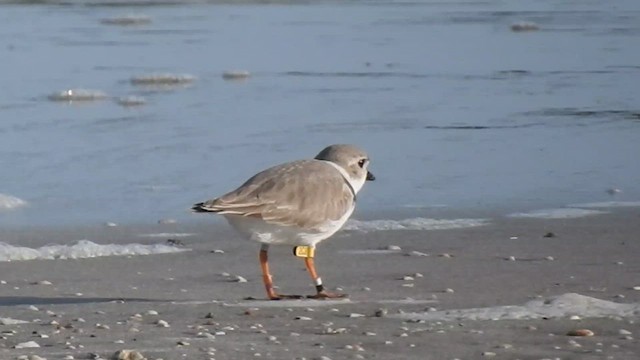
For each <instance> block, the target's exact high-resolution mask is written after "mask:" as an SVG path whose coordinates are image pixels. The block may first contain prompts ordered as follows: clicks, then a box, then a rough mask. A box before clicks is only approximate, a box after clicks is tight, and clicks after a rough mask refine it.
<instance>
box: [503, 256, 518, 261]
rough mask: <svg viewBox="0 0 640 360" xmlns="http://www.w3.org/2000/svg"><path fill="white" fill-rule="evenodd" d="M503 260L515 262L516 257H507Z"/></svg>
mask: <svg viewBox="0 0 640 360" xmlns="http://www.w3.org/2000/svg"><path fill="white" fill-rule="evenodd" d="M505 260H507V261H516V257H515V256H509V257H508V258H505Z"/></svg>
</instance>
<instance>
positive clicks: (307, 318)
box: [294, 316, 312, 320]
mask: <svg viewBox="0 0 640 360" xmlns="http://www.w3.org/2000/svg"><path fill="white" fill-rule="evenodd" d="M294 319H295V320H312V319H311V318H310V317H307V316H296V317H295V318H294Z"/></svg>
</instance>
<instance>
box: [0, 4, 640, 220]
mask: <svg viewBox="0 0 640 360" xmlns="http://www.w3.org/2000/svg"><path fill="white" fill-rule="evenodd" d="M121 18H127V19H129V18H131V19H142V20H143V21H140V23H139V24H134V25H130V26H122V25H118V24H114V21H113V19H116V20H117V19H121ZM520 21H531V22H535V23H536V24H538V25H539V27H540V30H539V31H535V32H512V31H511V30H510V25H511V24H513V23H516V22H520ZM116 23H117V21H116ZM0 39H1V42H0V61H1V63H2V65H3V69H4V71H3V72H2V86H0V194H3V197H0V198H4V199H10V200H12V201H13V202H12V204H15V201H16V200H15V199H16V198H17V199H22V200H24V201H26V202H27V203H28V205H27V206H0V224H3V225H11V226H26V225H46V224H94V223H102V222H105V221H114V222H118V223H123V222H124V223H150V222H156V221H157V220H158V219H165V218H172V219H177V220H178V221H189V220H192V219H193V215H191V214H189V213H188V211H187V209H188V208H189V207H190V205H191V204H192V203H195V202H198V201H202V200H205V199H208V198H211V197H214V196H216V195H220V194H222V193H224V192H226V191H228V190H231V189H232V188H233V187H235V186H236V185H238V184H239V183H241V182H242V181H244V180H245V179H246V178H248V177H249V176H250V175H252V174H253V173H254V172H256V171H257V170H260V169H263V168H265V167H267V166H270V165H274V164H277V163H280V162H283V161H288V160H293V159H298V158H305V157H312V156H314V155H315V154H316V153H317V152H318V151H319V150H320V149H322V148H323V147H324V146H325V145H328V144H331V143H341V142H348V143H355V144H358V145H360V146H361V147H363V148H365V149H367V150H368V151H369V152H370V155H371V158H372V165H371V169H372V171H373V172H374V173H375V174H376V176H377V181H376V182H374V183H369V184H367V186H366V187H365V189H364V191H363V193H362V195H361V196H359V201H360V205H359V211H361V212H366V211H374V210H380V209H382V210H393V209H402V208H407V207H412V208H414V207H415V208H420V207H433V206H446V207H448V208H454V209H455V208H488V207H511V208H521V209H523V210H525V209H530V208H536V207H543V206H545V207H548V206H552V207H553V206H564V205H567V204H572V203H581V202H582V203H585V202H602V201H610V200H612V199H611V195H609V194H607V193H606V190H607V189H611V188H617V189H621V190H622V192H621V193H617V194H615V196H614V200H625V201H637V200H638V199H640V182H639V181H638V179H639V178H640V163H639V162H638V160H637V157H638V154H640V141H638V140H639V139H640V102H639V101H638V100H639V99H638V97H639V96H638V91H637V88H638V86H637V84H638V82H639V81H640V3H639V2H637V1H635V0H626V1H618V2H616V3H615V4H611V3H609V2H602V1H560V0H558V1H535V2H532V1H460V2H455V1H454V2H434V1H404V2H403V1H340V2H332V1H327V2H295V1H283V2H279V3H277V4H255V3H251V2H243V4H241V5H234V4H232V2H227V3H225V2H215V1H214V2H182V1H180V2H177V5H176V3H174V4H171V3H170V2H164V1H157V2H152V1H151V2H150V1H147V2H142V1H140V2H135V1H134V2H125V1H111V2H100V1H43V2H37V3H34V4H24V3H23V2H17V4H11V3H6V2H3V3H2V5H0ZM232 70H246V71H249V72H250V76H249V77H248V78H247V79H245V80H244V81H227V80H225V79H223V73H224V72H225V71H232ZM157 74H175V75H180V76H182V75H187V76H193V77H195V80H194V81H192V82H187V83H185V84H181V85H179V86H152V87H149V86H140V85H139V84H134V83H132V79H134V78H139V77H144V76H149V75H153V76H155V75H157ZM69 89H88V90H95V91H98V92H97V94H100V92H102V93H104V94H106V95H107V98H105V99H101V100H100V99H97V100H95V101H84V102H61V101H51V100H50V98H49V96H50V95H52V94H56V93H60V92H61V91H66V90H69ZM122 98H125V99H133V100H141V101H140V102H139V103H137V102H136V104H134V106H123V105H126V103H123V101H121V100H122ZM119 99H120V100H119ZM199 219H200V218H199Z"/></svg>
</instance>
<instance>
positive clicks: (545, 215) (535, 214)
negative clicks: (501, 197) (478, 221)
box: [507, 208, 607, 219]
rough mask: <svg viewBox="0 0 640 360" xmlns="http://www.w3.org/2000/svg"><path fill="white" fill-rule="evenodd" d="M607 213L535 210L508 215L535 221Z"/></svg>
mask: <svg viewBox="0 0 640 360" xmlns="http://www.w3.org/2000/svg"><path fill="white" fill-rule="evenodd" d="M606 213H607V212H606V211H600V210H588V209H577V208H562V209H543V210H535V211H531V212H526V213H513V214H509V215H507V216H508V217H514V218H535V219H575V218H580V217H584V216H592V215H601V214H606Z"/></svg>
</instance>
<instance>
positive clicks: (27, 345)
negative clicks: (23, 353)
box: [13, 341, 40, 349]
mask: <svg viewBox="0 0 640 360" xmlns="http://www.w3.org/2000/svg"><path fill="white" fill-rule="evenodd" d="M39 347H40V345H39V344H38V343H37V342H35V341H27V342H22V343H19V344H16V345H15V346H14V347H13V348H14V349H28V348H39Z"/></svg>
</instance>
